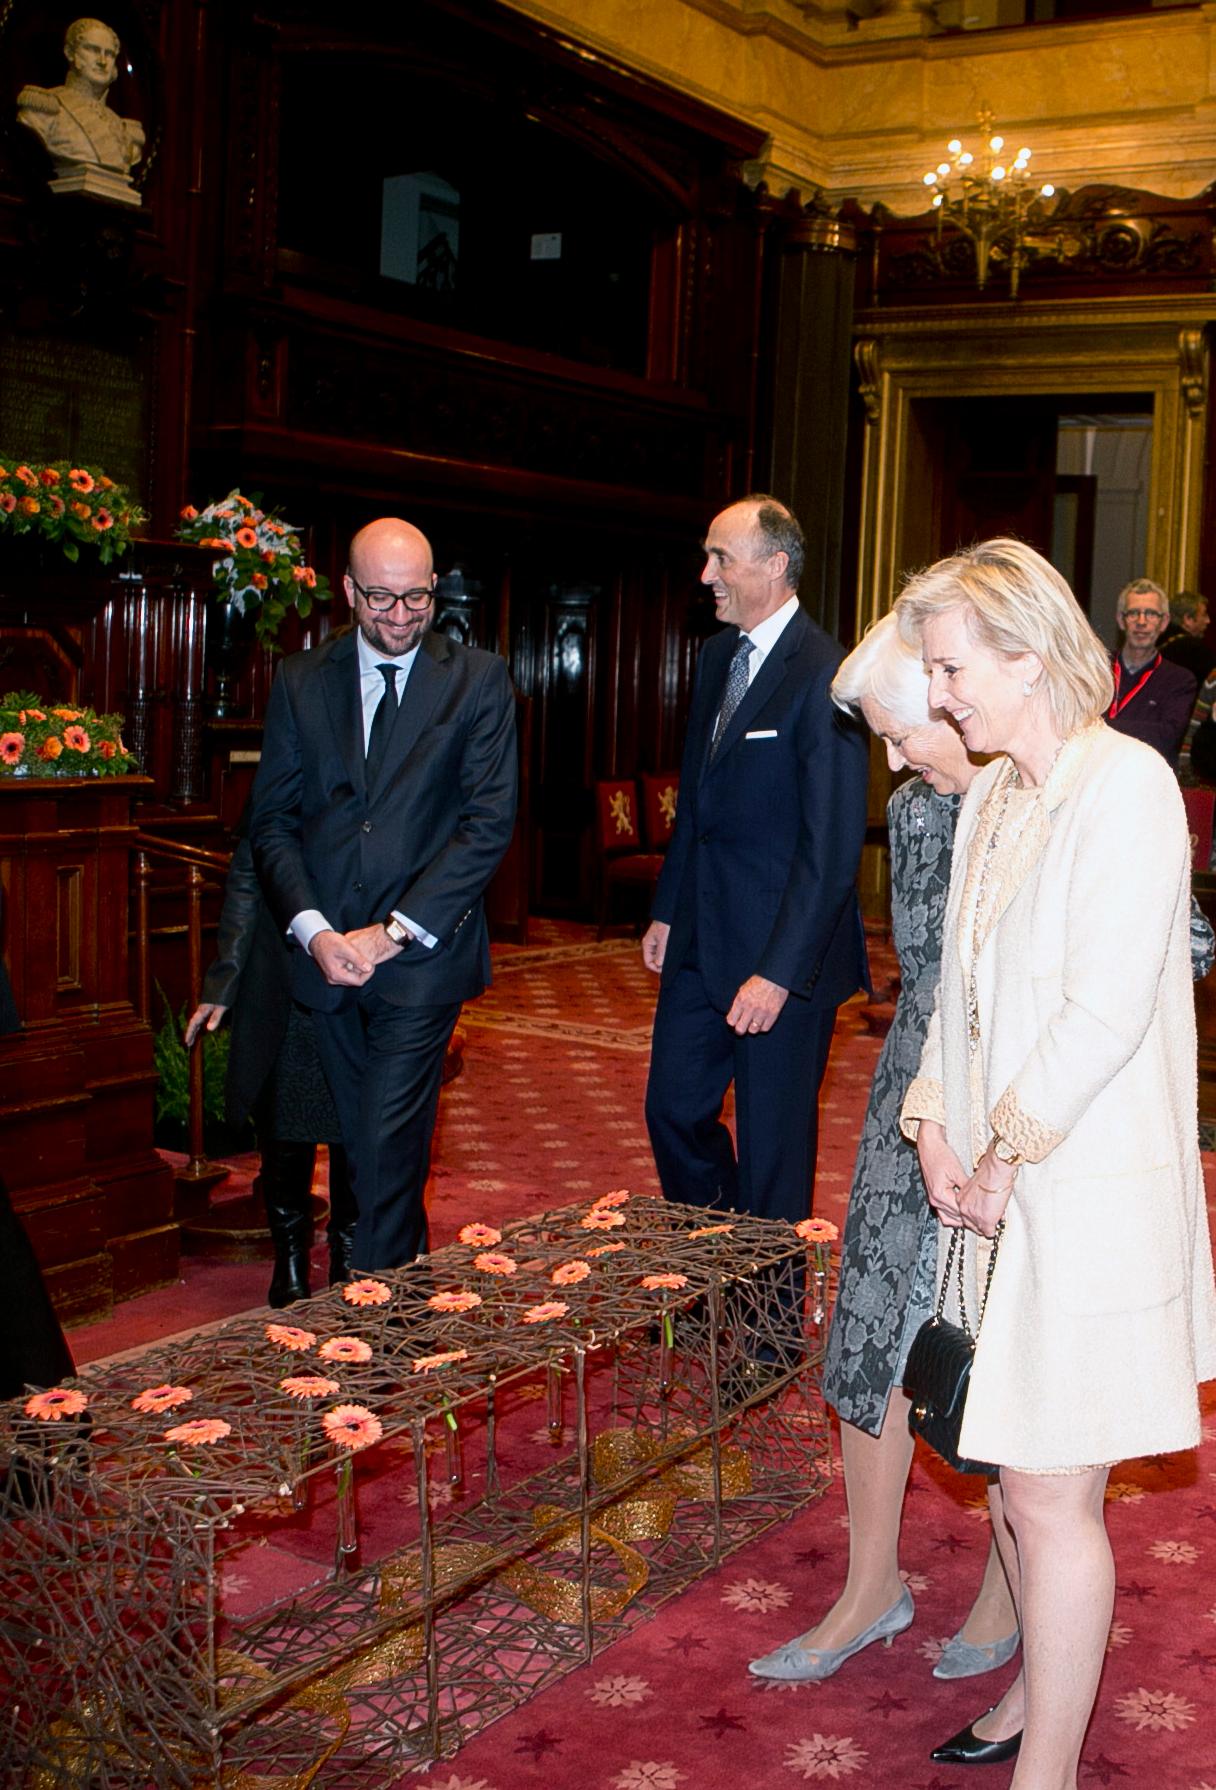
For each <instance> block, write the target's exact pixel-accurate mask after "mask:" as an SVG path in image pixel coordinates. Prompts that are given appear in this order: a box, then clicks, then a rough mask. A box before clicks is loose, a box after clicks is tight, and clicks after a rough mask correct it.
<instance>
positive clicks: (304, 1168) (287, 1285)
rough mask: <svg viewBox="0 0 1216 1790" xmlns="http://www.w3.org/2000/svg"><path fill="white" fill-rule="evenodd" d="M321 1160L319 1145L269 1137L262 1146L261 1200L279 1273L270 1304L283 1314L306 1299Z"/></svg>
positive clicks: (276, 1272) (276, 1269)
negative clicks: (314, 1191) (314, 1183)
mask: <svg viewBox="0 0 1216 1790" xmlns="http://www.w3.org/2000/svg"><path fill="white" fill-rule="evenodd" d="M316 1159H317V1147H316V1145H315V1144H297V1143H282V1142H279V1141H277V1140H275V1139H268V1140H267V1141H266V1142H265V1143H264V1144H263V1145H262V1175H261V1181H262V1199H263V1200H264V1202H265V1205H266V1219H267V1223H268V1224H269V1226H270V1235H271V1239H272V1241H273V1243H274V1274H273V1276H272V1278H271V1282H270V1291H269V1292H268V1293H267V1295H266V1303H267V1305H270V1306H273V1307H274V1309H275V1310H276V1311H281V1310H282V1308H283V1307H284V1306H285V1305H293V1304H294V1303H295V1301H296V1300H297V1299H307V1298H308V1296H309V1294H310V1292H311V1291H312V1288H311V1287H310V1286H309V1282H308V1268H309V1262H308V1253H309V1251H310V1250H311V1248H312V1172H313V1167H314V1165H315V1163H316Z"/></svg>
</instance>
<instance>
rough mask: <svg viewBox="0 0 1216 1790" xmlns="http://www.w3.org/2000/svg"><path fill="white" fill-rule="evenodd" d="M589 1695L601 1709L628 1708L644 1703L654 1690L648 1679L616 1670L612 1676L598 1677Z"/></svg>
mask: <svg viewBox="0 0 1216 1790" xmlns="http://www.w3.org/2000/svg"><path fill="white" fill-rule="evenodd" d="M587 1695H588V1696H589V1697H590V1699H591V1701H592V1702H593V1703H598V1704H599V1706H600V1708H601V1709H627V1708H630V1707H632V1706H633V1705H635V1704H637V1703H644V1702H645V1701H646V1699H647V1697H652V1696H653V1695H654V1692H653V1691H652V1690H651V1688H650V1685H649V1684H648V1683H647V1681H646V1679H644V1678H630V1677H629V1676H628V1675H627V1674H626V1673H624V1672H615V1673H613V1674H612V1676H611V1677H608V1678H600V1679H598V1680H597V1681H596V1683H595V1684H593V1685H592V1687H591V1689H590V1690H589V1691H588V1692H587Z"/></svg>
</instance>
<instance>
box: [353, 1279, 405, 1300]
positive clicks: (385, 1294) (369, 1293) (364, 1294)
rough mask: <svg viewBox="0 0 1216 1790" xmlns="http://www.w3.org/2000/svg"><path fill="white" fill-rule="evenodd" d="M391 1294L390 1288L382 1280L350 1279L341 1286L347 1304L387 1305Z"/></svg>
mask: <svg viewBox="0 0 1216 1790" xmlns="http://www.w3.org/2000/svg"><path fill="white" fill-rule="evenodd" d="M392 1296H393V1290H392V1288H391V1287H386V1286H385V1284H384V1282H383V1281H382V1280H350V1281H347V1283H346V1285H345V1286H344V1287H343V1288H342V1297H343V1298H344V1299H345V1301H346V1303H347V1304H348V1305H387V1304H388V1302H389V1300H390V1299H391V1298H392Z"/></svg>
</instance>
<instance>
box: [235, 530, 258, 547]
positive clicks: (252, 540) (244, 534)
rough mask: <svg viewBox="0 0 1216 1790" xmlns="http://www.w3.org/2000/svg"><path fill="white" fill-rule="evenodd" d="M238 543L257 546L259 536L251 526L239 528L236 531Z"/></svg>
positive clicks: (245, 545)
mask: <svg viewBox="0 0 1216 1790" xmlns="http://www.w3.org/2000/svg"><path fill="white" fill-rule="evenodd" d="M236 544H237V546H238V547H256V546H257V544H258V537H257V536H256V535H255V534H254V532H253V530H252V529H251V528H238V529H237V531H236Z"/></svg>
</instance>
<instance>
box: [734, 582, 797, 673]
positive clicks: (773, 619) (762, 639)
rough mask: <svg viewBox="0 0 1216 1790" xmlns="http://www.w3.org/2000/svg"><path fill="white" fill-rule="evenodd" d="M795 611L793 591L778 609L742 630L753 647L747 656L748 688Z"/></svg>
mask: <svg viewBox="0 0 1216 1790" xmlns="http://www.w3.org/2000/svg"><path fill="white" fill-rule="evenodd" d="M797 612H798V597H797V593H795V594H794V595H793V596H792V597H789V598H787V600H786V601H785V602H784V603H783V604H782V605H781V607H780V609H774V610H773V613H772V614H771V615H766V616H765V618H764V620H763V621H762V622H757V623H756V625H755V627H754V628H745V629H744V630H743V632H744V633H746V635H747V638H748V639H749V640H750V641H751V643H752V649H753V650H752V651H751V652H750V653H749V654H748V656H747V687H748V689H749V690H750V689H751V687H752V685H753V684H754V683H755V681H756V673H757V672H758V671H759V669H760V667H761V666H762V665H763V664H764V661H765V660H766V659H767V658H768V656H769V654H770V653H771V652H772V650H773V648H774V647H775V646H776V644H777V642H778V640H779V639H780V638H781V636H782V634H783V633H784V632H785V629H786V627H787V625H788V624H789V623H790V622H791V621H792V620H793V618H794V616H795V615H796V614H797Z"/></svg>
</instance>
